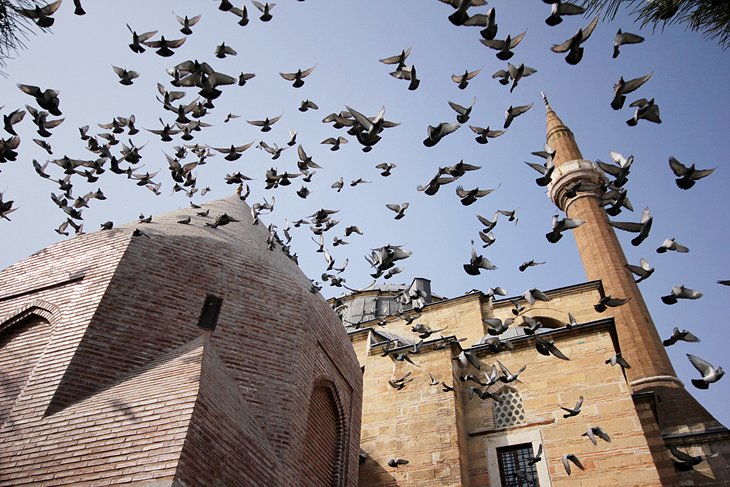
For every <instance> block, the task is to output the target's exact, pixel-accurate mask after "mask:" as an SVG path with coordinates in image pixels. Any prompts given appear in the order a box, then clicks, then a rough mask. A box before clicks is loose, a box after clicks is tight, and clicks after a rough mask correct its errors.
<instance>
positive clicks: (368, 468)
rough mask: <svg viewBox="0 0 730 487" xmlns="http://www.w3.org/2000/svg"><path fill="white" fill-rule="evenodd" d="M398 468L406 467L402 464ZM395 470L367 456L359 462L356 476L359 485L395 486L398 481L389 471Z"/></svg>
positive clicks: (372, 486) (365, 486)
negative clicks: (358, 472)
mask: <svg viewBox="0 0 730 487" xmlns="http://www.w3.org/2000/svg"><path fill="white" fill-rule="evenodd" d="M400 468H408V465H404V466H402V467H400ZM393 470H395V468H393V467H388V466H387V465H384V466H383V465H380V464H379V463H378V462H377V461H375V460H373V459H372V458H370V457H368V458H367V460H365V461H364V462H363V463H361V464H360V474H359V477H358V486H359V487H391V486H397V485H398V481H397V480H396V479H395V477H393V475H392V474H391V472H392V471H393Z"/></svg>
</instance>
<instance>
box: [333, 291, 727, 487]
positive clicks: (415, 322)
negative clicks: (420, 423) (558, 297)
mask: <svg viewBox="0 0 730 487" xmlns="http://www.w3.org/2000/svg"><path fill="white" fill-rule="evenodd" d="M485 294H486V295H487V296H488V297H489V299H493V298H494V297H495V296H497V295H500V296H506V295H507V291H506V290H504V289H503V288H501V287H496V288H490V289H489V290H488V291H487V292H486V293H485ZM424 298H425V296H423V295H422V294H421V293H419V291H417V290H414V289H405V290H403V291H402V292H401V293H400V295H399V296H398V302H399V303H400V305H401V311H400V312H399V315H398V318H399V319H403V320H404V321H405V323H406V325H408V326H411V328H410V331H411V332H412V333H414V334H416V335H417V336H418V338H419V341H417V342H416V341H415V340H412V339H410V338H408V337H402V336H399V335H396V334H393V333H390V332H385V331H381V330H378V331H377V336H378V337H379V341H378V343H377V345H375V346H376V347H379V348H381V349H382V354H381V356H382V357H389V358H390V359H391V360H392V361H393V376H392V377H391V378H390V379H389V380H388V384H389V385H390V387H392V388H393V389H395V390H396V391H401V390H403V389H404V388H405V387H406V386H407V385H408V384H409V383H410V382H412V381H413V380H414V377H412V371H408V372H406V373H405V374H403V375H399V373H398V370H399V369H398V368H397V367H396V364H397V363H399V362H400V363H403V362H407V363H409V364H411V365H412V366H413V367H419V368H420V365H418V364H417V363H416V362H414V360H413V358H412V356H414V355H417V354H419V353H421V351H422V350H423V347H424V346H427V347H429V348H431V347H432V348H433V349H434V350H438V349H442V348H447V347H448V348H450V351H451V356H452V360H454V361H455V362H457V364H458V370H459V380H460V381H461V382H462V383H464V384H465V385H466V384H469V386H468V387H466V391H467V394H468V398H469V400H472V399H474V398H475V397H477V398H479V399H480V400H482V401H485V400H492V401H494V402H495V403H499V404H503V403H504V401H505V397H507V399H506V400H507V401H508V400H509V391H510V389H509V387H511V386H509V385H510V384H513V383H515V382H522V381H521V380H520V378H519V376H520V374H522V373H523V372H524V371H525V370H526V369H527V366H526V365H523V366H522V367H520V368H519V369H517V370H516V371H515V372H512V371H510V369H509V368H507V366H505V365H504V364H503V363H502V362H501V361H500V360H499V359H495V361H496V363H492V364H491V367H488V366H487V367H486V369H485V366H484V364H483V363H482V362H481V360H480V359H479V358H478V357H477V355H476V353H475V352H474V351H472V350H470V349H464V348H463V347H462V345H461V342H463V341H464V340H466V339H465V338H461V339H459V338H457V337H455V336H453V335H452V336H444V334H443V332H444V331H445V330H446V329H447V328H446V327H444V328H439V329H434V328H431V327H430V326H429V325H428V324H425V323H423V322H419V319H420V318H421V317H422V314H421V311H422V310H423V306H424V305H425V301H424ZM522 299H524V300H525V302H527V303H528V304H530V305H533V304H535V303H536V302H537V301H544V302H548V301H551V298H550V297H549V296H547V295H546V294H545V293H544V292H542V291H540V290H539V289H530V290H527V291H525V293H524V294H523V295H522V296H521V297H520V298H517V299H512V300H511V302H512V304H513V309H512V314H513V315H514V318H509V319H504V320H503V319H500V318H496V317H493V318H485V319H483V322H484V325H485V329H486V331H487V334H486V335H484V337H483V338H482V339H481V340H480V341H479V342H478V343H476V344H475V345H474V347H477V348H479V347H486V348H488V349H489V350H490V351H492V352H493V353H500V352H502V351H505V350H513V349H514V344H513V343H512V342H511V341H509V340H501V339H500V335H502V334H504V333H506V332H507V331H508V330H510V329H513V327H515V326H517V327H520V329H521V330H522V333H523V334H524V335H528V336H531V337H533V338H534V339H535V342H534V345H535V350H536V351H537V352H538V353H540V354H541V355H544V356H546V357H550V356H552V357H556V358H557V359H560V360H565V361H569V360H570V358H569V357H568V356H567V355H566V354H565V353H563V352H562V351H561V350H560V349H559V348H558V347H557V345H556V344H555V341H554V340H551V339H548V338H545V337H543V336H541V335H540V334H539V330H540V329H541V328H543V324H542V323H541V322H540V321H539V320H537V319H535V318H533V317H531V316H528V315H527V314H523V313H524V312H525V311H527V308H526V307H525V306H524V305H522V304H521V300H522ZM627 302H628V299H620V298H611V297H610V296H608V297H604V298H602V299H601V300H600V302H599V303H597V304H596V305H595V306H594V307H595V309H596V311H598V312H603V311H605V310H606V309H607V307H616V306H621V305H623V304H626V303H627ZM403 307H406V308H408V309H409V310H411V311H403ZM373 312H374V310H373ZM517 318H520V319H521V322H519V323H516V320H517ZM567 318H568V319H567V321H566V322H565V323H564V327H565V328H566V329H567V330H572V329H573V328H574V327H575V326H577V325H579V323H578V322H577V320H576V319H575V317H574V316H573V314H572V313H570V312H568V316H567ZM346 324H348V325H350V326H355V327H359V326H362V324H361V323H346ZM387 324H388V319H387V318H381V319H379V320H378V321H377V323H376V325H378V326H379V327H386V325H387ZM436 333H441V335H440V336H439V337H435V334H436ZM432 337H434V338H432ZM429 338H432V339H431V340H430V341H429V342H427V343H426V344H424V340H427V339H429ZM679 341H684V342H688V343H697V342H699V341H700V339H699V338H698V337H697V336H695V335H694V334H693V333H692V332H690V331H688V330H680V329H679V328H677V327H675V328H674V329H673V332H672V335H671V336H669V337H668V338H667V339H666V340H664V341H663V344H664V346H665V347H669V346H672V345H674V344H676V343H677V342H679ZM687 357H688V358H689V360H690V362H691V363H692V365H694V367H695V368H697V370H698V371H700V373H701V374H702V377H701V378H699V379H692V384H693V385H694V386H695V387H697V388H698V389H707V388H709V386H710V384H712V383H714V382H717V381H718V380H720V379H721V378H722V376H723V375H724V371H723V370H722V367H714V366H713V365H711V364H710V363H708V362H707V361H705V360H703V359H701V358H699V357H697V356H695V355H691V354H687ZM605 364H607V365H611V366H616V365H618V366H620V367H621V368H622V369H630V368H631V365H630V364H629V363H628V362H627V361H626V359H625V358H624V357H622V355H621V353H620V352H618V353H615V354H613V355H612V356H611V357H609V358H608V359H606V360H605ZM401 373H402V371H401ZM428 376H429V385H430V386H438V385H439V384H440V385H441V386H442V390H443V392H445V393H450V392H452V391H453V390H454V388H455V387H454V385H450V384H448V383H446V382H444V381H439V379H438V378H436V376H434V374H433V373H431V372H428ZM490 389H491V390H490ZM583 402H584V396H582V395H581V396H579V397H578V400H577V402H576V404H575V406H573V407H566V406H562V405H558V407H559V408H560V409H562V410H563V411H564V412H565V413H564V414H563V418H564V419H567V418H572V417H575V416H578V415H579V414H580V412H581V407H582V406H583ZM582 436H585V437H587V438H588V439H589V440H590V441H591V442H592V443H593V445H597V438H599V439H601V440H603V441H605V442H607V443H610V442H611V437H610V436H609V434H608V433H607V432H606V431H605V430H604V429H603V428H602V427H600V426H598V425H591V426H589V427H588V428H587V430H586V431H585V432H584V433H583V434H582ZM669 450H670V452H671V453H672V455H673V456H674V457H675V460H674V461H673V462H674V465H675V467H676V468H677V470H679V471H682V472H686V471H690V470H693V469H694V467H695V466H696V465H698V464H699V463H701V462H702V461H703V460H704V459H705V457H703V456H701V455H697V456H693V455H689V454H688V453H686V452H684V451H681V450H678V449H677V448H675V447H673V446H670V447H669ZM541 455H542V445H539V446H538V450H537V453H536V454H535V455H534V456H533V457H532V458H530V459H529V461H528V462H527V463H526V464H525V465H521V466H520V467H519V468H518V469H517V470H516V471H515V472H513V475H514V476H515V477H516V478H518V479H519V480H521V481H523V482H528V484H529V482H530V481H532V480H533V478H532V476H533V475H534V473H531V469H532V466H533V465H534V464H536V463H537V462H539V461H541V460H542V456H541ZM715 456H716V455H715ZM367 458H368V457H367V455H365V454H361V457H360V460H361V462H363V461H365V460H366V459H367ZM408 463H409V462H408V460H407V459H404V458H392V459H391V460H390V461H389V462H388V465H389V466H391V467H395V468H398V466H400V465H406V464H408ZM571 463H572V464H573V465H575V466H577V467H578V468H579V469H581V470H584V469H585V467H584V466H583V464H582V463H581V461H580V459H579V458H578V456H577V455H576V454H575V453H566V454H563V455H562V464H563V466H564V468H565V472H566V473H567V474H568V475H571Z"/></svg>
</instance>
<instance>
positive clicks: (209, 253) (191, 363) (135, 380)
mask: <svg viewBox="0 0 730 487" xmlns="http://www.w3.org/2000/svg"><path fill="white" fill-rule="evenodd" d="M204 209H209V210H210V215H211V216H210V217H209V218H207V219H206V218H202V217H198V216H196V214H195V211H196V210H191V209H186V210H180V211H177V212H173V213H170V214H168V215H162V216H159V217H154V218H153V222H152V223H150V224H129V225H126V226H122V227H120V228H115V229H113V230H110V231H100V232H96V233H92V234H88V235H83V236H81V237H77V238H73V239H70V240H67V241H64V242H61V243H59V244H56V245H53V246H51V247H48V248H47V249H44V250H43V251H41V252H39V253H37V254H34V255H33V256H31V257H29V258H28V259H26V260H24V261H21V262H19V263H17V264H15V265H13V266H11V267H9V268H7V269H5V270H4V271H2V272H0V333H3V334H4V335H6V336H3V335H0V339H3V340H5V341H4V342H0V343H2V344H3V348H2V349H0V357H4V355H2V354H3V353H4V352H5V349H6V348H7V346H5V343H11V344H12V345H13V346H16V345H17V344H16V342H18V341H19V342H20V343H21V345H22V344H23V343H25V342H26V341H27V342H28V343H31V342H32V343H37V336H36V335H38V334H37V333H35V334H33V337H32V338H31V335H30V334H28V333H26V332H21V333H19V334H18V328H17V327H14V326H13V324H12V323H13V322H14V321H17V319H18V318H17V317H18V316H20V315H21V314H23V313H26V314H28V313H30V315H33V317H35V318H33V319H37V320H40V319H41V318H38V317H42V318H43V319H46V321H48V325H47V326H49V327H50V332H49V333H46V335H47V336H48V340H47V345H46V346H45V347H41V346H38V347H40V348H43V350H42V351H41V352H40V357H39V358H38V360H37V361H33V360H32V358H31V356H30V355H28V356H27V357H26V363H31V365H28V367H29V369H30V370H29V372H28V373H27V374H26V375H27V378H26V379H25V383H24V386H23V387H22V390H20V392H19V394H17V395H16V396H15V399H14V401H12V405H11V407H8V406H4V407H5V409H7V410H8V412H7V413H6V418H7V419H6V420H5V421H4V423H3V425H2V429H0V484H3V485H23V484H25V485H39V484H47V485H57V484H64V483H72V482H71V481H70V480H69V479H76V480H75V481H74V482H73V483H74V485H76V483H75V482H88V483H89V485H104V484H113V483H125V482H139V483H145V482H148V483H151V482H157V485H164V484H168V485H169V484H176V485H293V486H294V485H296V486H299V485H311V484H310V483H309V482H310V480H309V479H308V478H307V477H306V475H305V470H304V467H303V465H306V464H308V463H310V462H312V461H314V460H317V459H319V458H321V457H322V456H324V457H327V456H328V455H330V457H332V458H334V460H333V461H332V462H331V463H333V465H334V464H336V472H337V475H336V483H335V484H334V485H355V484H356V483H357V471H358V468H357V456H358V451H359V447H358V445H359V431H360V429H359V427H360V418H359V411H360V407H361V406H360V401H361V399H360V398H361V390H362V389H361V387H362V385H361V372H360V369H359V367H358V363H357V360H356V357H355V354H354V351H353V350H352V347H351V346H350V343H349V340H348V339H347V336H346V334H345V332H344V330H343V329H342V326H341V324H340V323H339V320H337V318H336V316H335V315H334V313H333V312H332V310H331V309H330V307H329V306H328V305H327V303H326V302H325V301H324V300H323V299H322V298H321V296H320V295H318V294H312V293H311V292H310V290H309V289H310V282H309V280H308V279H307V278H306V276H304V274H303V273H302V272H301V271H300V270H299V269H298V267H297V266H296V265H295V264H294V263H293V262H292V261H290V260H289V259H288V258H287V257H286V256H285V255H284V254H283V253H282V252H281V250H280V249H276V250H274V251H269V250H268V249H267V248H266V236H267V232H266V230H265V229H264V228H261V227H258V226H253V225H252V224H251V216H250V211H249V209H248V207H247V206H246V205H245V204H244V203H243V202H241V201H240V200H239V199H238V198H237V196H234V197H231V198H228V199H225V200H219V201H216V202H213V203H211V204H209V205H205V206H204ZM224 212H225V213H227V214H228V215H230V216H232V217H234V218H236V219H237V220H240V222H237V223H231V224H228V225H226V226H221V227H218V228H211V227H208V226H205V223H206V222H208V223H211V222H212V221H213V219H214V218H215V217H216V216H218V215H220V214H222V213H224ZM189 215H191V216H192V220H193V221H192V223H191V224H190V225H179V224H177V223H176V221H177V220H179V219H181V218H184V217H186V216H189ZM135 228H138V229H139V230H141V231H142V232H143V233H144V235H141V236H133V235H132V234H133V231H134V230H135ZM208 294H212V295H215V296H218V297H220V298H223V305H222V308H221V311H220V315H219V319H218V323H217V327H216V328H215V330H214V331H212V332H211V331H208V330H204V329H202V328H199V327H198V326H197V321H198V318H199V316H200V312H201V308H202V306H203V302H204V300H205V297H206V295H208ZM34 303H35V304H34ZM39 303H40V304H39ZM44 303H45V304H44ZM34 310H35V311H34ZM33 313H35V314H33ZM45 315H47V316H48V317H49V318H50V319H47V318H44V316H45ZM39 326H45V325H42V324H39V325H37V326H36V327H39ZM36 327H33V328H34V329H35V328H36ZM12 333H16V334H17V338H15V339H13V340H12V341H11V340H9V337H10V334H12ZM38 347H37V348H38ZM36 355H38V353H36ZM8 363H11V362H8ZM171 364H174V366H173V365H171ZM5 365H6V364H5V363H3V364H1V365H0V368H2V369H3V370H4V368H5ZM16 382H17V381H16ZM325 383H326V384H327V385H328V387H329V389H328V390H329V391H331V392H330V395H331V396H332V397H333V398H336V399H333V400H332V403H333V404H334V405H335V406H336V407H337V408H338V409H337V411H336V414H335V413H333V415H332V417H336V418H337V421H338V422H337V423H336V425H335V426H334V428H336V429H337V431H338V436H336V444H327V442H319V443H318V444H317V446H316V447H312V445H310V444H309V441H308V440H309V438H308V435H309V434H311V430H312V426H311V425H308V422H307V418H308V417H309V411H310V398H311V397H313V391H315V388H317V387H320V386H321V385H322V384H325ZM16 388H17V386H16ZM7 396H8V397H9V396H10V394H7ZM0 397H3V396H0ZM314 397H319V396H317V394H314ZM10 402H11V401H10V400H9V399H7V398H5V399H3V402H2V404H5V405H6V404H9V403H10ZM320 406H321V405H320V404H319V403H317V404H315V405H314V406H312V407H313V408H314V409H317V408H319V407H320ZM92 413H93V414H92ZM329 419H330V420H331V419H332V418H329ZM322 421H323V422H326V421H327V417H326V416H324V417H322ZM322 427H323V428H326V424H324V423H323V424H322ZM67 440H68V441H67ZM140 442H141V443H140ZM337 442H339V443H337ZM302 452H306V453H302ZM332 452H335V453H332ZM56 466H58V467H56ZM333 468H334V467H333ZM242 472H248V473H247V474H246V475H243V473H242Z"/></svg>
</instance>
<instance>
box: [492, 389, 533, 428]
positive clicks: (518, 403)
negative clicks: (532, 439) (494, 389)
mask: <svg viewBox="0 0 730 487" xmlns="http://www.w3.org/2000/svg"><path fill="white" fill-rule="evenodd" d="M499 397H500V398H501V402H497V401H495V403H494V427H495V428H507V427H509V426H515V425H518V424H523V423H524V422H525V407H524V406H523V405H522V396H521V395H520V393H519V392H518V391H517V389H513V388H511V387H505V388H503V389H502V390H501V391H500V393H499Z"/></svg>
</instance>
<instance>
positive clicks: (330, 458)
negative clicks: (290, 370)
mask: <svg viewBox="0 0 730 487" xmlns="http://www.w3.org/2000/svg"><path fill="white" fill-rule="evenodd" d="M344 437H345V426H344V417H343V414H342V410H341V408H340V406H339V400H338V398H337V393H336V392H335V389H334V385H333V384H332V383H329V382H325V383H323V384H320V385H317V386H315V388H314V390H313V391H312V397H311V399H310V403H309V413H308V415H307V436H306V439H305V447H304V448H303V450H302V463H301V465H302V472H301V480H302V482H303V483H302V485H311V486H332V487H337V486H341V485H344V461H345V441H344Z"/></svg>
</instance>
